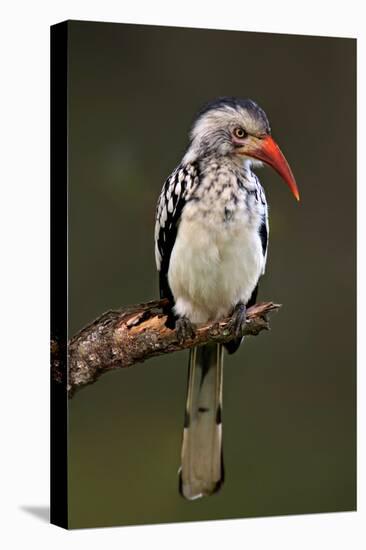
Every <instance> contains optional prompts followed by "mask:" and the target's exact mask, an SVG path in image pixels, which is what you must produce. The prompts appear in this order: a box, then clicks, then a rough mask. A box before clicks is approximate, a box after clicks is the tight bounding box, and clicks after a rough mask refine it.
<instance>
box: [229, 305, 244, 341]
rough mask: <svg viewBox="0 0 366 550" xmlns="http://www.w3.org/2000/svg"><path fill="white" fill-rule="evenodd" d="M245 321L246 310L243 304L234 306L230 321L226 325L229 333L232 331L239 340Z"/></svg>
mask: <svg viewBox="0 0 366 550" xmlns="http://www.w3.org/2000/svg"><path fill="white" fill-rule="evenodd" d="M246 321H247V308H246V306H245V305H244V304H242V303H239V304H237V305H236V306H235V308H234V311H233V313H232V315H231V319H230V321H229V323H228V327H229V329H230V331H232V332H233V334H234V335H235V336H236V337H237V338H240V337H241V336H242V335H243V332H244V329H245V323H246Z"/></svg>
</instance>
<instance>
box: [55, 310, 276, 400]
mask: <svg viewBox="0 0 366 550" xmlns="http://www.w3.org/2000/svg"><path fill="white" fill-rule="evenodd" d="M166 305H167V301H166V300H160V301H153V302H147V303H145V304H138V305H134V306H129V307H127V308H124V309H121V310H118V311H108V312H107V313H104V315H102V316H101V317H99V318H98V319H96V320H95V321H93V323H91V324H90V325H89V326H87V327H85V328H84V329H82V330H81V331H80V332H78V333H77V334H76V335H75V336H74V337H73V338H71V340H70V341H69V344H68V372H67V369H66V365H65V364H64V363H65V361H63V360H62V359H61V358H62V357H66V353H62V343H60V342H56V341H55V340H53V341H52V342H51V369H52V379H53V380H54V381H55V382H62V381H66V382H67V390H68V392H69V395H70V396H72V395H74V393H75V391H77V390H78V389H79V388H82V387H83V386H85V385H87V384H92V383H93V382H95V381H96V380H97V379H98V378H99V376H100V375H101V374H103V373H105V372H108V371H110V370H114V369H121V368H125V367H130V366H132V365H134V364H135V363H141V362H143V361H146V359H149V358H150V357H154V356H157V355H162V354H165V353H172V352H175V351H181V350H184V349H188V348H192V347H194V346H197V345H202V344H206V343H208V342H217V343H225V342H229V341H230V340H232V339H233V337H234V336H233V334H232V333H231V330H230V326H229V324H228V323H229V321H230V318H227V319H223V320H222V321H220V322H218V323H212V324H207V325H204V326H201V327H199V328H197V330H196V334H195V337H194V338H192V339H190V340H187V341H185V342H183V343H179V342H178V339H177V335H176V332H175V330H171V329H169V328H167V327H166V326H165V322H166V319H167V317H166V315H165V314H164V313H163V310H162V308H163V307H164V306H166ZM279 307H280V305H279V304H274V303H272V302H266V303H262V304H255V305H254V306H252V307H251V308H249V309H248V311H247V322H246V326H245V329H244V331H243V336H244V335H257V334H259V332H261V331H262V330H269V324H268V320H267V314H268V313H269V312H271V311H275V310H277V309H278V308H279ZM66 376H67V380H65V377H66Z"/></svg>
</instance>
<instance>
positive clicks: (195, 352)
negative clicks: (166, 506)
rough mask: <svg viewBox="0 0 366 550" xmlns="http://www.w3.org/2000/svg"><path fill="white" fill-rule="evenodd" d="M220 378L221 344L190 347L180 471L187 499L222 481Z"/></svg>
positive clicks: (215, 487)
mask: <svg viewBox="0 0 366 550" xmlns="http://www.w3.org/2000/svg"><path fill="white" fill-rule="evenodd" d="M222 382H223V346H222V345H221V344H208V345H205V346H201V347H198V348H193V349H192V350H191V352H190V356H189V376H188V388H187V403H186V414H185V422H184V432H183V445H182V466H181V471H180V492H181V494H182V495H183V496H184V497H185V498H187V499H189V500H193V499H196V498H199V497H202V496H205V495H211V494H212V493H214V492H216V491H217V490H218V489H219V488H220V486H221V484H222V482H223V478H224V469H223V459H222V424H221V411H222Z"/></svg>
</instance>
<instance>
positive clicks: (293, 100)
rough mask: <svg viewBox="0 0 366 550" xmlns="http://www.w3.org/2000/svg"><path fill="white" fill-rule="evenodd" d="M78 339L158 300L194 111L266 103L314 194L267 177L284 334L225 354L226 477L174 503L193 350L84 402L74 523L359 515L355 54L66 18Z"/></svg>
mask: <svg viewBox="0 0 366 550" xmlns="http://www.w3.org/2000/svg"><path fill="white" fill-rule="evenodd" d="M69 31H70V32H69V114H70V119H69V197H70V200H69V311H70V323H69V332H70V335H72V334H74V333H75V332H76V331H78V330H79V329H80V328H82V327H83V326H84V325H85V324H87V323H88V322H89V321H91V320H93V319H94V318H95V317H97V316H99V315H100V314H101V313H102V312H104V311H106V310H108V309H113V308H118V307H120V306H123V305H127V304H131V303H136V302H141V301H145V300H149V299H153V298H155V297H156V296H157V294H158V291H157V288H158V279H157V274H156V271H155V261H154V249H153V246H154V243H153V231H154V215H155V205H156V201H157V198H158V195H159V192H160V189H161V186H162V184H163V182H164V180H165V178H166V177H167V176H168V175H169V173H170V172H171V171H172V170H173V169H174V167H175V166H176V164H177V163H178V162H179V161H180V159H181V156H182V154H183V151H184V149H185V147H186V144H187V133H188V131H189V127H190V124H191V121H192V118H193V116H194V113H195V112H196V111H197V110H198V109H199V108H200V107H201V105H202V104H203V103H205V102H206V101H208V100H210V99H213V98H215V97H217V96H220V95H234V96H239V97H250V98H252V99H254V100H255V101H256V102H258V103H259V105H261V106H262V107H263V108H264V110H265V111H266V113H267V114H268V117H269V119H270V122H271V126H272V132H273V135H274V137H275V139H276V140H277V141H278V143H279V144H280V147H281V148H282V150H283V151H284V153H285V155H286V157H287V159H288V161H289V162H290V164H291V166H292V169H293V171H294V173H295V176H296V178H297V181H298V185H299V188H300V194H301V203H300V204H299V205H298V204H296V201H295V200H294V199H293V197H292V196H291V194H290V192H289V190H288V188H287V187H286V185H284V184H283V183H282V181H281V180H280V179H279V177H278V176H277V175H276V174H275V173H274V172H272V171H270V169H267V168H264V169H262V170H261V171H260V172H257V173H259V176H260V179H261V181H262V183H263V184H264V187H265V189H266V192H267V198H268V200H269V204H270V247H269V256H268V264H267V273H266V275H265V277H264V279H263V280H262V283H261V287H260V294H259V299H260V300H273V301H277V302H280V303H282V304H283V308H282V309H281V311H280V312H279V313H277V314H275V315H273V316H272V320H271V326H272V330H271V332H269V333H265V334H261V335H260V336H258V337H256V338H247V339H246V342H245V345H243V346H242V348H241V349H240V351H239V352H238V353H237V354H236V355H234V356H233V357H230V358H228V359H227V361H226V368H225V379H224V459H225V471H226V481H225V484H224V486H223V488H222V490H221V491H220V492H219V493H218V494H216V495H214V496H212V497H210V498H206V499H203V500H199V501H195V502H187V501H185V500H183V499H182V498H181V497H180V495H179V494H178V477H177V470H178V467H179V463H180V445H181V436H182V428H183V416H184V403H185V390H186V369H187V354H186V353H180V354H175V355H170V356H166V357H158V358H155V359H152V360H149V361H148V362H147V363H145V364H141V365H136V366H135V367H133V368H130V369H126V370H124V371H120V372H113V373H109V374H106V375H105V376H103V377H102V378H101V379H100V380H99V381H98V382H97V383H96V384H95V385H93V386H89V387H87V388H86V389H84V390H82V391H81V392H80V393H78V394H77V395H76V396H75V397H74V398H73V399H72V400H71V402H70V414H69V428H70V445H69V512H70V526H71V527H94V526H107V525H120V524H138V523H156V522H173V521H183V520H190V521H192V520H207V519H219V518H235V517H250V516H266V515H279V514H282V515H283V514H300V513H308V512H331V511H343V510H353V509H355V506H356V448H355V447H356V420H355V414H356V393H355V384H356V366H355V363H356V327H355V322H356V319H355V316H356V313H355V298H356V282H355V278H356V273H355V265H356V260H355V256H356V229H355V228H356V167H355V165H356V143H355V139H356V126H355V124H356V123H355V111H356V41H355V40H351V39H337V38H318V37H304V36H289V35H274V34H257V33H245V32H227V31H214V30H196V29H180V28H169V27H166V28H163V27H151V26H149V27H148V26H134V25H119V24H107V23H89V22H70V23H69Z"/></svg>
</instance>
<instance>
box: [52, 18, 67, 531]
mask: <svg viewBox="0 0 366 550" xmlns="http://www.w3.org/2000/svg"><path fill="white" fill-rule="evenodd" d="M67 69H68V23H67V22H63V23H59V24H57V25H53V26H52V27H51V339H52V341H56V342H57V345H58V350H59V351H58V359H59V361H60V362H61V366H62V373H63V374H62V379H61V380H60V381H57V382H56V381H55V380H53V379H52V378H51V499H50V500H51V510H50V511H51V514H50V515H51V518H50V521H51V523H53V524H55V525H58V526H60V527H64V528H66V529H67V528H68V487H67V482H68V475H67V473H68V472H67V458H68V441H67V439H68V414H67V413H68V403H67V353H66V352H67V345H66V343H67V333H68V330H67V318H68V298H67V282H68V277H67V234H68V231H67V208H68V185H67V174H68V168H67V130H68V118H67V104H68V95H67V90H68V85H67V84H68V82H67V81H68V74H67Z"/></svg>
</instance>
